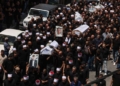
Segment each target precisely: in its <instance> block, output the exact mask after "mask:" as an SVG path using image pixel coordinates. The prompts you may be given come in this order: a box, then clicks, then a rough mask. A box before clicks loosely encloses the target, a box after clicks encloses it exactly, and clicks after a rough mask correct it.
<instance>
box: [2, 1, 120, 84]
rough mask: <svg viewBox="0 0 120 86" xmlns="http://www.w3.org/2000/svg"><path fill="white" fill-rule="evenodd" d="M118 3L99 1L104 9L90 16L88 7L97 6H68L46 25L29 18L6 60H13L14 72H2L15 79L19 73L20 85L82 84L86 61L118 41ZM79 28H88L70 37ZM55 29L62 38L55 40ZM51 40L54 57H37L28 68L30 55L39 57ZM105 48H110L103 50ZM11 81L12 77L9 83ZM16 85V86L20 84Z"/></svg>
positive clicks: (46, 22) (58, 9) (86, 66)
mask: <svg viewBox="0 0 120 86" xmlns="http://www.w3.org/2000/svg"><path fill="white" fill-rule="evenodd" d="M119 2H120V1H119V0H109V1H108V0H103V1H101V2H100V4H102V5H103V6H105V8H104V9H98V10H96V11H95V12H93V13H91V12H89V9H88V8H89V7H90V5H91V4H92V5H96V4H98V2H90V3H88V2H87V1H82V0H80V1H79V2H72V3H71V4H70V6H64V7H58V8H57V9H55V11H54V12H53V14H52V16H51V17H48V19H47V21H43V20H42V15H40V17H39V18H38V19H37V20H34V18H32V20H31V21H30V22H29V23H28V27H27V28H26V30H25V32H24V33H23V34H22V35H21V36H19V37H18V38H17V40H16V41H15V42H14V48H13V52H12V53H11V54H10V55H9V56H8V59H9V58H10V59H12V60H13V63H12V64H13V66H11V67H14V66H15V70H14V68H12V70H10V71H9V72H8V73H6V71H4V72H5V73H6V74H8V78H9V77H12V75H15V74H14V73H13V72H12V71H17V70H18V69H19V71H21V72H20V73H21V74H20V75H21V76H20V77H19V80H21V78H22V81H21V82H22V83H25V82H24V81H26V80H27V83H28V82H29V81H31V83H32V84H34V82H35V81H36V83H37V82H38V84H39V83H41V85H43V86H63V85H64V84H63V83H62V82H64V81H65V80H66V85H64V86H73V81H76V80H78V81H80V82H81V83H82V84H86V83H87V81H88V79H89V64H88V60H89V57H90V56H94V55H96V51H98V49H100V47H107V48H108V49H110V48H111V46H110V45H111V43H112V40H113V39H114V38H116V37H118V38H119V29H120V10H119V9H120V5H119ZM75 12H79V13H80V14H81V15H82V17H83V22H81V20H77V21H76V20H75ZM83 24H87V25H89V26H90V27H89V29H88V30H87V31H86V32H84V33H81V34H80V35H79V36H78V35H76V34H73V33H72V31H73V30H74V29H75V28H77V27H79V26H80V25H83ZM56 26H62V27H63V37H56V35H55V27H56ZM105 34H106V35H105ZM107 39H110V42H109V43H107V42H106V40H107ZM54 40H56V41H57V42H58V43H59V46H58V48H55V49H54V53H53V54H52V55H50V56H49V55H40V56H39V66H38V67H37V68H29V57H30V55H31V54H33V53H34V54H40V50H41V49H43V48H44V47H45V46H46V45H47V44H48V43H51V42H52V41H54ZM8 41H9V40H8ZM107 44H110V45H109V46H107ZM118 47H119V46H118ZM91 51H92V52H91ZM98 52H99V51H98ZM98 52H97V53H98ZM15 57H16V58H15ZM5 61H6V60H5ZM5 61H4V62H3V68H4V70H6V69H5V68H7V67H6V65H8V64H6V62H5ZM86 64H87V65H86ZM16 65H17V66H16ZM8 69H9V68H8ZM11 72H12V73H11ZM18 74H19V73H18ZM32 75H33V76H32ZM18 76H19V75H18ZM6 77H7V76H6ZM15 77H16V76H13V79H15ZM37 79H39V80H41V82H40V81H39V80H37ZM28 80H29V81H28ZM16 82H17V84H18V83H19V82H20V81H16ZM67 82H69V83H67ZM80 82H79V83H78V84H80ZM29 83H30V82H29ZM29 83H28V84H29ZM58 84H59V85H58ZM70 84H71V85H70ZM21 86H22V85H21Z"/></svg>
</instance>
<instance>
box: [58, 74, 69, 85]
mask: <svg viewBox="0 0 120 86" xmlns="http://www.w3.org/2000/svg"><path fill="white" fill-rule="evenodd" d="M59 86H70V84H69V83H68V81H67V78H66V76H62V81H61V82H60V84H59Z"/></svg>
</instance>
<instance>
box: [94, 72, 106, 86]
mask: <svg viewBox="0 0 120 86" xmlns="http://www.w3.org/2000/svg"><path fill="white" fill-rule="evenodd" d="M102 77H103V74H100V75H99V77H98V79H100V81H98V82H97V83H96V84H95V86H96V85H97V86H106V81H105V80H104V79H101V78H102Z"/></svg>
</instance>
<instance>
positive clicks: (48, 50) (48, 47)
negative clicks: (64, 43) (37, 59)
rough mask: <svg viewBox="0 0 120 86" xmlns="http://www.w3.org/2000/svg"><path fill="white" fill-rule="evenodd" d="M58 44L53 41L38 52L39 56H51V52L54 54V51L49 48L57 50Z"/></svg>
mask: <svg viewBox="0 0 120 86" xmlns="http://www.w3.org/2000/svg"><path fill="white" fill-rule="evenodd" d="M58 45H59V44H58V42H57V41H53V42H51V43H50V45H47V46H46V47H45V48H43V49H42V50H41V51H40V54H41V55H52V54H53V52H54V49H53V48H51V47H50V46H52V47H54V48H57V47H58Z"/></svg>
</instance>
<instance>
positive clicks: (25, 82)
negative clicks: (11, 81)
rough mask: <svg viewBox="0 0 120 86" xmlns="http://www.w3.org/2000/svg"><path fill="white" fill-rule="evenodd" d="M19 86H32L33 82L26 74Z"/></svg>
mask: <svg viewBox="0 0 120 86" xmlns="http://www.w3.org/2000/svg"><path fill="white" fill-rule="evenodd" d="M19 86H32V84H31V82H30V81H29V76H24V77H23V80H22V81H21V82H20V85H19Z"/></svg>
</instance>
